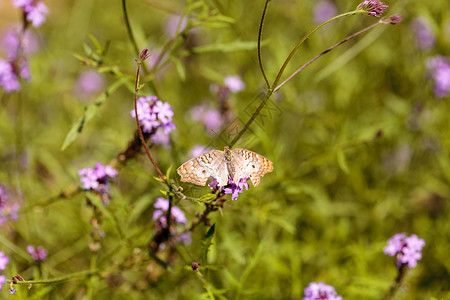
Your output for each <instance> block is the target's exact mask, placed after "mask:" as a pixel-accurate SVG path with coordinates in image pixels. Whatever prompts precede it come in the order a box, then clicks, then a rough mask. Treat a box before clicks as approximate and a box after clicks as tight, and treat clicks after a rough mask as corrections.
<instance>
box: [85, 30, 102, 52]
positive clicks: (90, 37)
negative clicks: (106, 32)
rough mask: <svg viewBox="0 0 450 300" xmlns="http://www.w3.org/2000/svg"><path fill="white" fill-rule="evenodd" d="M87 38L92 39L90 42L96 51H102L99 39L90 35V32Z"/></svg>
mask: <svg viewBox="0 0 450 300" xmlns="http://www.w3.org/2000/svg"><path fill="white" fill-rule="evenodd" d="M88 37H89V39H90V40H91V41H92V43H93V44H94V45H95V48H97V53H99V54H100V53H102V52H103V48H102V46H101V45H100V43H99V41H98V40H97V39H96V38H95V37H94V36H93V35H92V34H88Z"/></svg>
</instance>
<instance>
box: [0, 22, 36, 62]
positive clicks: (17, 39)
mask: <svg viewBox="0 0 450 300" xmlns="http://www.w3.org/2000/svg"><path fill="white" fill-rule="evenodd" d="M19 30H20V29H19V28H16V26H12V27H11V28H8V29H7V30H5V31H4V32H3V33H2V39H1V48H2V50H3V51H4V52H5V53H7V55H8V58H9V59H14V58H15V57H16V56H17V52H18V50H19V49H20V47H22V48H23V53H25V54H34V53H36V52H38V51H39V48H40V45H39V40H38V38H37V37H36V35H35V34H34V33H33V32H32V31H28V30H27V31H25V32H23V33H22V34H21V35H19Z"/></svg>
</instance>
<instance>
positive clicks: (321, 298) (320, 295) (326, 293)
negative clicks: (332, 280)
mask: <svg viewBox="0 0 450 300" xmlns="http://www.w3.org/2000/svg"><path fill="white" fill-rule="evenodd" d="M304 293H305V296H304V297H303V300H325V299H328V300H342V297H341V296H339V295H338V294H337V293H336V291H335V289H334V287H332V286H330V285H326V284H325V283H323V282H317V283H316V282H311V283H310V284H309V285H308V287H307V288H306V289H305V291H304Z"/></svg>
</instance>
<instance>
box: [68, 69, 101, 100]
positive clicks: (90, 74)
mask: <svg viewBox="0 0 450 300" xmlns="http://www.w3.org/2000/svg"><path fill="white" fill-rule="evenodd" d="M104 85H105V77H104V76H103V74H100V73H98V72H96V71H94V70H89V71H84V72H82V73H81V74H80V75H79V76H78V79H77V82H76V84H75V90H76V92H77V93H78V94H80V95H82V96H87V95H90V94H94V93H98V92H100V91H101V90H102V89H103V86H104Z"/></svg>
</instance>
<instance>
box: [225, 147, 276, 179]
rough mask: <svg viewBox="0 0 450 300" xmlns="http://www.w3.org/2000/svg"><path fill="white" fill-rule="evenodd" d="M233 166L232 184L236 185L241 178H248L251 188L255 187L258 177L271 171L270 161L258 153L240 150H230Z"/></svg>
mask: <svg viewBox="0 0 450 300" xmlns="http://www.w3.org/2000/svg"><path fill="white" fill-rule="evenodd" d="M231 156H232V162H233V166H234V171H235V173H234V176H233V182H235V183H238V182H239V180H241V179H242V178H250V179H251V181H252V183H253V186H257V185H258V184H259V181H260V177H262V176H264V175H265V174H267V173H270V172H272V171H273V164H272V162H271V161H270V160H268V159H267V158H265V157H264V156H262V155H259V154H258V153H255V152H253V151H249V150H246V149H242V148H236V149H233V150H231Z"/></svg>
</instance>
